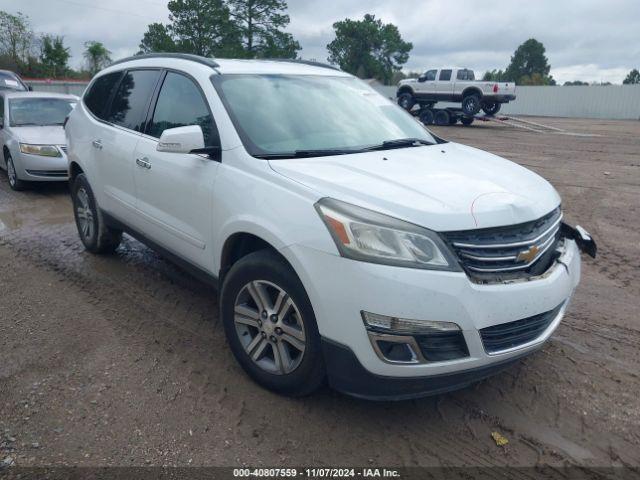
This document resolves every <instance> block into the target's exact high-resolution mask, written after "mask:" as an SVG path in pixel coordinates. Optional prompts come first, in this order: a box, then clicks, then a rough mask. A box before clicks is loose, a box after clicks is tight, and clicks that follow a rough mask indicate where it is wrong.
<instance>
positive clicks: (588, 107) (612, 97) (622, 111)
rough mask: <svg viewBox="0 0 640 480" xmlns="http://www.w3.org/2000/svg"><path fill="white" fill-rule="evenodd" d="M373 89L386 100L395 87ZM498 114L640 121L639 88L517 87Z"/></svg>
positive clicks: (626, 86)
mask: <svg viewBox="0 0 640 480" xmlns="http://www.w3.org/2000/svg"><path fill="white" fill-rule="evenodd" d="M374 88H376V89H378V91H379V92H380V93H382V94H383V95H384V96H385V97H390V98H395V96H396V87H384V86H375V87H374ZM440 105H442V106H453V104H445V103H443V104H440ZM457 106H459V105H457ZM500 113H505V114H512V115H537V116H541V117H573V118H603V119H619V120H640V85H602V86H598V85H593V86H580V87H578V86H576V87H560V86H557V87H517V88H516V99H515V101H513V102H510V103H507V104H505V105H503V106H502V109H501V110H500Z"/></svg>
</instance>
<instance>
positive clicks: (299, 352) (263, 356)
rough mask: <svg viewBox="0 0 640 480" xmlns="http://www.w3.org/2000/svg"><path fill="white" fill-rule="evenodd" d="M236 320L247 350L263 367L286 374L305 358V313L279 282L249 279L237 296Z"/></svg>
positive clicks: (240, 337) (241, 340)
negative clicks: (277, 283) (302, 313)
mask: <svg viewBox="0 0 640 480" xmlns="http://www.w3.org/2000/svg"><path fill="white" fill-rule="evenodd" d="M234 323H235V327H236V333H237V335H238V338H239V339H240V343H241V344H242V346H243V348H244V350H245V352H246V353H247V355H248V356H249V358H251V360H252V361H253V363H255V364H256V365H257V366H258V367H260V368H261V369H262V370H264V371H266V372H269V373H272V374H276V375H285V374H288V373H291V372H293V371H294V370H295V369H296V368H297V367H298V366H299V365H300V363H301V362H302V359H303V357H304V352H305V348H306V334H305V329H304V324H303V321H302V316H301V315H300V310H299V309H298V307H297V306H296V304H295V302H294V301H293V299H292V298H291V297H290V296H289V295H288V294H287V292H286V291H285V290H284V289H282V288H281V287H279V286H278V285H276V284H274V283H272V282H267V281H265V280H254V281H252V282H249V283H247V284H246V285H245V286H244V287H243V288H242V289H241V290H240V293H239V294H238V296H237V297H236V301H235V304H234Z"/></svg>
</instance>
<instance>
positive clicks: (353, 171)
mask: <svg viewBox="0 0 640 480" xmlns="http://www.w3.org/2000/svg"><path fill="white" fill-rule="evenodd" d="M269 162H270V165H271V168H272V169H273V170H275V171H276V172H278V173H279V174H281V175H284V176H286V177H288V178H290V179H291V180H294V181H296V182H299V183H302V184H304V185H306V186H307V187H309V188H311V189H313V190H315V191H316V192H317V193H318V194H319V195H320V196H321V197H331V198H335V199H337V200H342V201H345V202H349V203H352V204H354V205H358V206H361V207H364V208H368V209H371V210H375V211H377V212H380V213H384V214H387V215H390V216H393V217H396V218H399V219H402V220H405V221H408V222H411V223H414V224H417V225H421V226H423V227H426V228H430V229H432V230H435V231H441V232H444V231H452V230H469V229H477V228H487V227H497V226H505V225H514V224H517V223H523V222H528V221H531V220H536V219H538V218H540V217H542V216H543V215H545V214H547V213H549V212H550V211H552V210H553V209H554V208H556V207H557V206H558V205H559V204H560V197H559V195H558V193H557V192H556V191H555V189H554V188H553V187H552V186H551V185H550V184H549V183H548V182H547V181H546V180H544V179H543V178H542V177H540V176H538V175H537V174H535V173H533V172H531V171H530V170H527V169H526V168H524V167H521V166H519V165H517V164H515V163H513V162H510V161H508V160H505V159H503V158H501V157H498V156H496V155H493V154H490V153H487V152H483V151H481V150H478V149H475V148H472V147H467V146H464V145H459V144H455V143H445V144H440V145H433V146H422V147H410V148H403V149H397V150H387V151H379V152H367V153H360V154H353V155H340V156H337V157H319V158H313V159H289V160H270V161H269Z"/></svg>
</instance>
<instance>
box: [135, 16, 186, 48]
mask: <svg viewBox="0 0 640 480" xmlns="http://www.w3.org/2000/svg"><path fill="white" fill-rule="evenodd" d="M139 48H140V51H139V52H138V53H151V52H177V51H179V50H180V49H179V48H178V45H176V42H175V41H174V39H173V38H172V37H171V34H170V33H169V31H168V29H167V27H165V26H164V25H163V24H162V23H152V24H151V25H149V27H148V28H147V31H146V32H145V34H144V36H143V37H142V40H141V41H140V46H139Z"/></svg>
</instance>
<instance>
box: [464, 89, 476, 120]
mask: <svg viewBox="0 0 640 480" xmlns="http://www.w3.org/2000/svg"><path fill="white" fill-rule="evenodd" d="M462 111H463V112H464V114H465V115H469V116H472V115H475V114H476V113H478V112H479V111H480V97H479V96H478V95H475V94H474V95H467V96H466V97H464V98H463V99H462Z"/></svg>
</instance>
